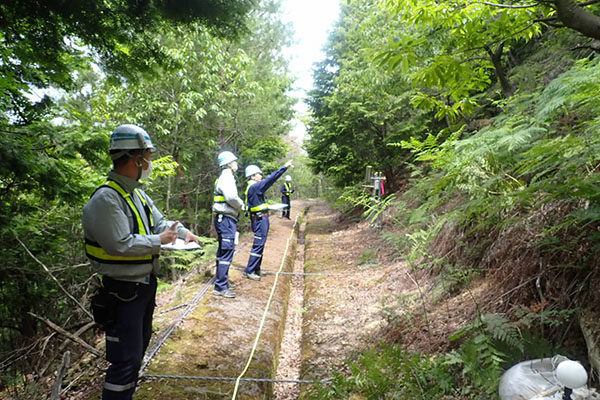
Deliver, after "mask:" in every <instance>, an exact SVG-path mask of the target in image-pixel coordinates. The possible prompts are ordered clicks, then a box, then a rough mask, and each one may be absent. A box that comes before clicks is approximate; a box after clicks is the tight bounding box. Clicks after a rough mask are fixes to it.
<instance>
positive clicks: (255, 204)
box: [242, 161, 292, 281]
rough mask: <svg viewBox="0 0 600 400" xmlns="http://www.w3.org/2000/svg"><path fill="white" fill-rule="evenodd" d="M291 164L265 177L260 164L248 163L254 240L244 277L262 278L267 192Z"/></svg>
mask: <svg viewBox="0 0 600 400" xmlns="http://www.w3.org/2000/svg"><path fill="white" fill-rule="evenodd" d="M291 166H292V162H291V161H288V162H287V163H285V165H284V166H283V167H281V168H279V169H278V170H277V171H275V172H273V173H271V174H269V175H267V176H266V177H265V178H263V173H262V170H261V169H260V168H259V167H258V166H256V165H248V166H247V167H246V178H249V180H248V186H247V188H246V203H247V208H248V211H249V212H250V218H251V219H252V231H253V232H254V242H253V244H252V249H251V250H250V258H249V259H248V265H247V266H246V268H245V269H244V273H243V274H242V276H243V277H244V278H247V279H251V280H255V281H259V280H260V276H261V271H260V266H261V264H262V254H263V251H264V248H265V243H266V242H267V236H268V234H269V206H268V204H267V202H266V199H265V192H266V191H267V189H269V188H270V187H271V186H272V185H273V184H274V183H275V182H276V181H277V179H279V178H280V177H281V175H283V174H284V173H285V171H287V169H288V168H290V167H291Z"/></svg>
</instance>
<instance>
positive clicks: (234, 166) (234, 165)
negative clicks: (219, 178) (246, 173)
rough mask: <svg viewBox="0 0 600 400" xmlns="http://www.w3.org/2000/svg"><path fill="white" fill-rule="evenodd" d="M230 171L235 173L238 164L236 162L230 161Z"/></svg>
mask: <svg viewBox="0 0 600 400" xmlns="http://www.w3.org/2000/svg"><path fill="white" fill-rule="evenodd" d="M231 170H232V171H233V172H237V170H238V163H237V161H232V162H231Z"/></svg>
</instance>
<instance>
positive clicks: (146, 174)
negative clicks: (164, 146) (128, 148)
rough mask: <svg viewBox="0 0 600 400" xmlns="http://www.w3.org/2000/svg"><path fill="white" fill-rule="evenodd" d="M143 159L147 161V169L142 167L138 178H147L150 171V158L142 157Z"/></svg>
mask: <svg viewBox="0 0 600 400" xmlns="http://www.w3.org/2000/svg"><path fill="white" fill-rule="evenodd" d="M144 161H146V162H147V163H148V169H142V175H140V179H148V178H149V177H150V174H151V173H152V160H146V159H145V158H144Z"/></svg>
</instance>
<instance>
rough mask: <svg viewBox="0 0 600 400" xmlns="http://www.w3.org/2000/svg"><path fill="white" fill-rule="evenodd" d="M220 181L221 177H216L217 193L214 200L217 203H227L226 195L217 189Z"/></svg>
mask: <svg viewBox="0 0 600 400" xmlns="http://www.w3.org/2000/svg"><path fill="white" fill-rule="evenodd" d="M218 183H219V178H217V179H215V194H214V197H213V202H215V203H225V196H223V195H222V194H221V193H219V192H218V191H217V184H218Z"/></svg>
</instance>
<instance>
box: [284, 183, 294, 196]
mask: <svg viewBox="0 0 600 400" xmlns="http://www.w3.org/2000/svg"><path fill="white" fill-rule="evenodd" d="M284 185H285V192H283V194H285V195H286V196H289V195H290V194H292V184H291V183H289V182H285V183H284Z"/></svg>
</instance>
